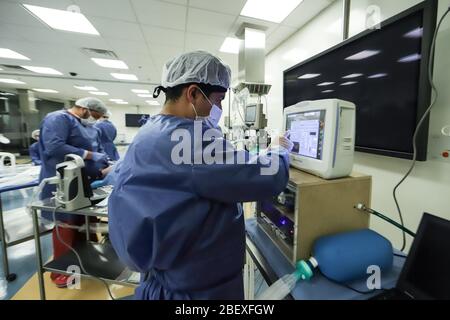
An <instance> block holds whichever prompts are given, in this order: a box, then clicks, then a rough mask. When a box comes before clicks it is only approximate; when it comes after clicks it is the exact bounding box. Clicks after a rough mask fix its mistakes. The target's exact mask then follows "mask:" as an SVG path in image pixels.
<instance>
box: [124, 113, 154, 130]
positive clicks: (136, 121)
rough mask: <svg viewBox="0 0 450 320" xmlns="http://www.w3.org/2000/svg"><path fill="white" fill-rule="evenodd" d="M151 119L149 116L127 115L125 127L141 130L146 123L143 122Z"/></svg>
mask: <svg viewBox="0 0 450 320" xmlns="http://www.w3.org/2000/svg"><path fill="white" fill-rule="evenodd" d="M148 117H150V115H149V114H129V113H127V114H125V126H127V127H131V128H139V127H141V126H142V125H143V124H144V123H145V122H143V120H144V119H145V118H148Z"/></svg>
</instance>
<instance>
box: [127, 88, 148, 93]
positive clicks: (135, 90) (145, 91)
mask: <svg viewBox="0 0 450 320" xmlns="http://www.w3.org/2000/svg"><path fill="white" fill-rule="evenodd" d="M131 91H133V92H134V93H150V91H148V90H144V89H132V90H131Z"/></svg>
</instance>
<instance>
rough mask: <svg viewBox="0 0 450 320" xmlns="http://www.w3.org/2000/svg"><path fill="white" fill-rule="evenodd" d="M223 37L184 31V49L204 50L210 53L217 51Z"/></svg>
mask: <svg viewBox="0 0 450 320" xmlns="http://www.w3.org/2000/svg"><path fill="white" fill-rule="evenodd" d="M223 40H224V37H218V36H210V35H204V34H197V33H189V32H188V33H186V51H195V50H205V51H209V52H211V53H216V52H218V51H219V49H220V46H221V45H222V43H223Z"/></svg>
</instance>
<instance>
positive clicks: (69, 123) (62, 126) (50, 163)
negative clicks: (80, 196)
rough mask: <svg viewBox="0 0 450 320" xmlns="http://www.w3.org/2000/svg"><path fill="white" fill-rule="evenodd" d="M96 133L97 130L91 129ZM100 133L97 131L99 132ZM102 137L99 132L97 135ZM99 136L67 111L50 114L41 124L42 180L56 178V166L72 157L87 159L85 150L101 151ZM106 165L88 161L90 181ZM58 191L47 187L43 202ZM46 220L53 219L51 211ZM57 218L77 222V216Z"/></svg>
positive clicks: (58, 216) (50, 186) (42, 196)
mask: <svg viewBox="0 0 450 320" xmlns="http://www.w3.org/2000/svg"><path fill="white" fill-rule="evenodd" d="M91 129H93V130H95V131H96V129H95V128H93V127H92V128H91ZM96 132H97V131H96ZM97 137H98V133H97ZM93 139H95V133H94V132H93V131H92V130H90V129H89V128H87V127H85V126H84V125H83V124H81V121H80V119H78V118H77V117H75V116H74V115H72V114H70V113H69V112H67V111H65V110H60V111H55V112H52V113H49V114H48V115H47V116H46V117H45V118H44V120H43V121H42V123H41V135H40V139H39V150H40V154H41V160H42V167H41V172H40V175H39V181H42V180H43V179H45V178H50V177H54V176H56V165H57V164H59V163H62V162H64V161H65V156H66V155H68V154H76V155H78V156H80V157H83V156H84V153H85V151H94V152H95V151H98V150H101V149H98V143H97V150H95V149H94V147H95V146H96V142H95V141H93ZM106 166H107V164H106V163H97V164H96V163H95V162H94V161H92V160H85V172H86V174H87V176H88V178H89V179H90V180H96V179H98V178H100V177H101V172H100V171H99V168H104V167H106ZM55 190H56V187H55V186H54V185H47V186H46V187H45V188H44V190H43V191H42V193H41V199H46V198H50V197H52V192H54V191H55ZM42 215H43V217H45V218H46V219H49V220H53V217H52V214H51V213H50V212H43V213H42ZM57 218H58V219H60V220H63V221H74V220H76V219H77V218H76V217H75V216H73V215H66V214H57Z"/></svg>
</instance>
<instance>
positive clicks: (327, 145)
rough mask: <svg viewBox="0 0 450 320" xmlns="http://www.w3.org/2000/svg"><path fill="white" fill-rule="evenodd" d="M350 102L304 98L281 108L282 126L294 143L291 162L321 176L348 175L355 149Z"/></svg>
mask: <svg viewBox="0 0 450 320" xmlns="http://www.w3.org/2000/svg"><path fill="white" fill-rule="evenodd" d="M355 111H356V108H355V105H354V104H353V103H350V102H347V101H342V100H337V99H328V100H317V101H304V102H300V103H298V104H296V105H294V106H291V107H288V108H286V109H285V110H284V129H285V131H289V132H290V138H289V139H290V140H291V141H292V142H293V143H294V149H293V150H292V152H291V157H290V158H291V165H292V166H293V167H295V168H297V169H300V170H303V171H307V172H309V173H312V174H314V175H317V176H319V177H321V178H324V179H337V178H342V177H346V176H348V175H350V173H351V172H352V169H353V160H354V150H355V122H356V120H355V117H356V114H355Z"/></svg>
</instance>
